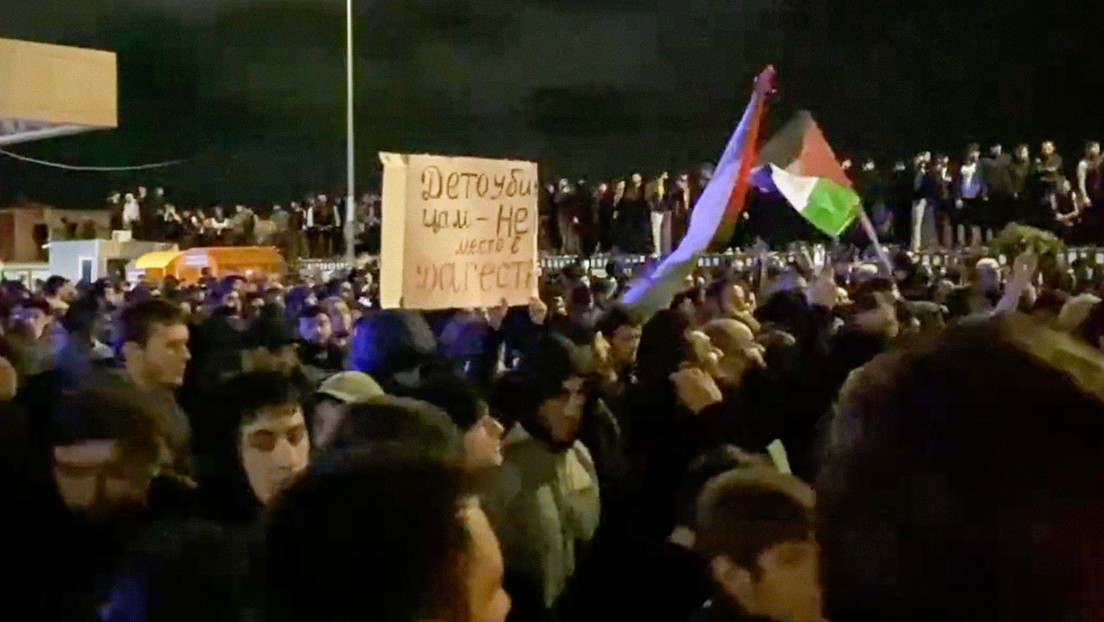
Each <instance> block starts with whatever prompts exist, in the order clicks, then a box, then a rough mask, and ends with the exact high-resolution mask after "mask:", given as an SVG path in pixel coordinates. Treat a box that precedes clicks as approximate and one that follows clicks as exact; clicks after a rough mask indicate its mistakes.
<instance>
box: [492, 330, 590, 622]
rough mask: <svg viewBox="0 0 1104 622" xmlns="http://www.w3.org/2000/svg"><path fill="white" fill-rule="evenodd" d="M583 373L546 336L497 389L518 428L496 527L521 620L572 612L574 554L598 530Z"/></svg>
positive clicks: (580, 362)
mask: <svg viewBox="0 0 1104 622" xmlns="http://www.w3.org/2000/svg"><path fill="white" fill-rule="evenodd" d="M587 367H588V362H587V361H586V354H585V352H584V351H583V350H581V349H580V348H578V347H577V346H575V345H574V344H572V343H571V342H570V341H568V340H567V339H564V338H562V337H558V336H547V337H545V338H544V339H542V340H541V342H540V344H539V345H538V348H537V350H536V352H535V353H534V354H533V355H532V356H531V357H528V358H526V359H523V360H522V363H521V365H520V366H519V367H518V369H517V370H516V371H514V372H511V373H510V374H507V376H505V377H504V378H503V379H502V380H501V381H500V383H499V385H498V386H497V387H496V400H495V401H496V402H497V403H498V405H499V407H500V409H501V410H502V414H503V417H504V418H509V419H514V420H516V421H518V423H520V425H519V426H518V427H516V428H514V430H513V431H511V432H510V434H508V435H507V437H506V439H505V465H504V467H503V468H504V474H503V475H504V480H505V481H506V482H508V483H512V486H513V487H514V489H515V490H516V491H517V492H516V494H515V495H514V496H513V499H512V501H511V502H510V503H509V504H508V505H507V511H506V512H505V514H504V515H503V516H504V520H503V523H502V524H501V525H500V526H499V534H500V536H501V537H502V543H503V552H504V554H505V558H506V577H507V589H508V591H509V592H510V595H511V597H512V598H513V599H514V605H515V613H516V615H517V616H518V619H523V620H555V619H558V615H559V613H562V612H566V611H570V607H571V603H570V602H569V601H570V591H571V590H570V585H571V583H572V578H573V577H574V575H575V574H576V570H577V564H578V561H579V560H578V559H577V558H576V550H577V548H578V547H579V546H580V545H585V544H586V543H588V542H590V541H591V539H592V538H593V537H594V535H595V532H596V530H597V528H598V520H599V514H600V501H599V488H598V475H597V472H596V471H595V467H594V463H593V461H592V460H591V457H590V452H588V451H587V449H586V448H585V447H584V446H583V444H582V443H581V442H579V440H578V434H579V426H580V422H581V419H582V417H583V410H584V404H585V402H586V395H585V393H584V377H585V374H586V373H587V371H588V370H587Z"/></svg>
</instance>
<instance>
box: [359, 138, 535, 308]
mask: <svg viewBox="0 0 1104 622" xmlns="http://www.w3.org/2000/svg"><path fill="white" fill-rule="evenodd" d="M380 160H381V161H382V162H383V224H382V229H383V231H382V240H381V249H380V250H381V252H380V303H381V305H382V306H383V307H384V308H388V309H389V308H395V307H399V306H401V307H403V308H406V309H446V308H452V307H493V306H496V305H498V304H499V303H500V302H501V301H502V300H503V299H505V300H506V302H507V303H508V304H510V305H522V304H526V303H527V302H528V301H529V298H530V297H532V296H534V295H536V292H537V269H538V263H537V218H538V217H537V195H538V192H539V188H540V186H539V182H538V180H537V165H536V163H534V162H521V161H513V160H488V159H484V158H457V157H446V156H433V155H401V154H394V153H381V154H380Z"/></svg>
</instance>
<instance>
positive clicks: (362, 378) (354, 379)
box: [318, 371, 384, 404]
mask: <svg viewBox="0 0 1104 622" xmlns="http://www.w3.org/2000/svg"><path fill="white" fill-rule="evenodd" d="M318 393H319V394H321V395H326V396H329V397H332V398H334V399H337V400H340V401H342V402H344V403H346V404H363V403H364V402H367V401H369V400H371V399H374V398H377V397H380V396H382V395H383V394H384V393H383V389H381V388H380V386H379V383H377V382H376V381H375V380H373V379H372V377H371V376H369V375H368V374H365V373H363V372H359V371H343V372H341V373H338V374H334V375H333V376H330V377H329V378H327V379H326V381H325V382H323V383H322V386H321V387H319V388H318Z"/></svg>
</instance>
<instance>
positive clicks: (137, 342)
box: [119, 298, 192, 473]
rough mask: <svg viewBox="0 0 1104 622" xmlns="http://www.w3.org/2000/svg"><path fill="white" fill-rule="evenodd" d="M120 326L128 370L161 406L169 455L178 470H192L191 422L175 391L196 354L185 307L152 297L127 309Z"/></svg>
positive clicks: (129, 378) (129, 379)
mask: <svg viewBox="0 0 1104 622" xmlns="http://www.w3.org/2000/svg"><path fill="white" fill-rule="evenodd" d="M119 331H120V335H119V343H120V352H121V354H122V357H123V375H124V377H125V379H126V381H127V383H128V384H130V385H132V386H133V387H135V388H136V389H138V390H139V391H140V392H142V394H144V395H145V396H146V397H147V398H148V400H149V401H150V403H152V404H154V405H155V406H156V407H157V408H158V409H159V410H160V411H161V413H162V418H161V419H162V421H161V424H162V431H163V433H164V436H165V439H166V440H167V442H168V447H167V450H168V452H169V454H170V455H169V457H168V460H169V462H170V463H171V464H172V465H173V468H174V469H175V470H176V471H177V472H179V473H188V472H190V470H191V469H190V466H189V451H190V443H191V425H190V424H189V422H188V417H187V415H185V414H184V411H183V410H181V409H180V406H179V405H178V404H177V402H176V397H175V395H174V392H175V391H176V390H177V389H179V388H180V387H181V386H182V385H183V384H184V372H185V371H186V370H187V367H188V361H189V360H191V358H192V355H191V352H190V351H189V349H188V338H189V332H188V324H187V318H185V317H184V314H183V312H182V311H181V310H180V307H178V306H176V305H174V304H172V303H171V302H168V301H166V300H161V299H159V298H151V299H149V300H146V301H143V302H140V303H137V304H134V305H131V306H129V307H127V308H125V309H123V312H122V314H121V315H120V317H119Z"/></svg>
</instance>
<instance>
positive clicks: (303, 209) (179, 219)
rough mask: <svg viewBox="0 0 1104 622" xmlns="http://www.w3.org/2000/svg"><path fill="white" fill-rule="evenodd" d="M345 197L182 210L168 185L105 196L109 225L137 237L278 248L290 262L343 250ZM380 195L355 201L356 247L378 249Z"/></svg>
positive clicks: (369, 250)
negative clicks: (168, 194)
mask: <svg viewBox="0 0 1104 622" xmlns="http://www.w3.org/2000/svg"><path fill="white" fill-rule="evenodd" d="M345 201H346V198H345V197H335V198H330V197H328V196H327V195H325V194H313V195H309V196H307V197H305V198H304V199H303V200H301V201H291V202H289V203H288V204H287V205H286V206H285V205H282V204H272V205H267V206H264V207H259V206H258V207H249V206H247V205H244V204H241V203H238V204H235V205H234V206H233V207H232V208H229V207H224V206H222V205H214V206H211V207H210V208H188V209H184V208H178V207H177V206H176V205H175V204H173V203H171V202H170V201H169V200H168V199H167V198H166V195H165V189H164V188H160V187H158V188H154V189H153V192H152V193H150V192H149V191H148V189H147V188H146V187H145V186H138V187H136V189H135V190H134V192H127V193H125V194H123V193H119V192H113V193H111V195H110V196H109V197H108V199H107V207H108V210H109V211H110V213H111V229H112V230H127V231H130V232H131V235H132V236H133V237H134V239H140V240H149V241H158V242H173V243H176V244H179V245H180V246H181V247H184V248H189V247H193V246H252V245H260V246H276V247H278V248H280V250H281V251H282V253H283V254H284V256H285V257H288V258H290V259H292V260H295V259H304V258H314V259H328V258H331V257H336V256H342V255H343V254H344V251H345V227H344V222H345V218H346V209H345ZM379 201H380V199H379V196H378V195H375V194H370V193H369V194H365V195H363V196H362V197H361V199H360V200H359V201H358V202H357V204H356V206H355V209H354V214H355V218H354V221H353V235H354V240H355V242H354V243H355V244H356V246H357V250H358V251H363V252H367V253H378V252H379V235H380V230H379V227H380V218H379V214H380V212H379Z"/></svg>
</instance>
